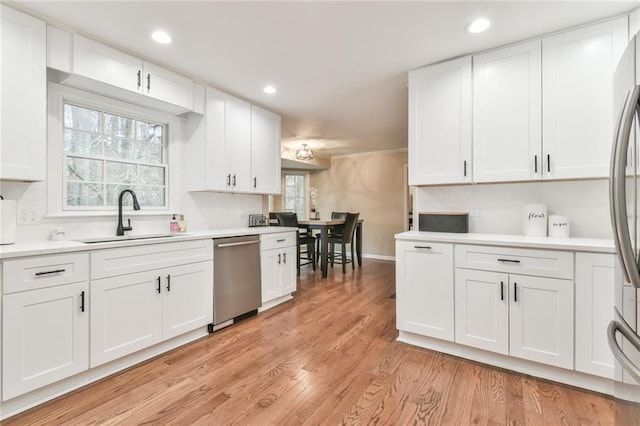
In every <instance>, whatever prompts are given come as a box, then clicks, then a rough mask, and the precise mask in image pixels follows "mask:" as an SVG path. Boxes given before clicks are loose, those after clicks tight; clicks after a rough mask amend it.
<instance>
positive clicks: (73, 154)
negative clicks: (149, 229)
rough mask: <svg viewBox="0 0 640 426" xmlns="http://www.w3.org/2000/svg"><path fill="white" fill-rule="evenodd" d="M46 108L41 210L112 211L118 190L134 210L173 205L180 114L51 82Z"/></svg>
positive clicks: (156, 211) (158, 211)
mask: <svg viewBox="0 0 640 426" xmlns="http://www.w3.org/2000/svg"><path fill="white" fill-rule="evenodd" d="M47 109H48V120H47V121H48V124H47V132H48V133H47V151H48V152H47V215H49V216H101V215H113V214H114V213H115V212H116V211H117V209H118V208H117V205H118V195H119V194H120V192H121V191H122V190H123V189H132V190H133V191H135V193H136V195H137V198H138V201H139V203H140V205H141V207H142V210H140V211H139V212H136V213H135V214H136V215H163V214H165V215H166V214H167V213H168V212H173V211H179V210H180V205H179V200H180V193H179V191H180V173H179V172H176V173H172V170H179V169H180V167H181V162H180V158H181V150H182V149H181V146H182V142H181V135H183V121H184V119H183V118H182V117H178V116H175V115H173V114H169V113H166V112H163V111H158V110H154V109H151V108H147V107H142V106H138V105H134V104H131V103H128V102H123V101H120V100H116V99H111V98H108V97H105V96H102V95H97V94H94V93H89V92H85V91H83V90H79V89H76V88H72V87H68V86H62V85H59V84H56V83H53V82H49V85H48V102H47ZM126 203H127V204H128V205H130V204H131V198H130V197H126Z"/></svg>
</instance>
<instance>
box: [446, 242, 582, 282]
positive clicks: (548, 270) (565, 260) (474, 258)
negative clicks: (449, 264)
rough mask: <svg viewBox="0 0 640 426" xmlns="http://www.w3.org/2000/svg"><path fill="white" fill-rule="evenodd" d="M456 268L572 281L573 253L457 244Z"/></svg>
mask: <svg viewBox="0 0 640 426" xmlns="http://www.w3.org/2000/svg"><path fill="white" fill-rule="evenodd" d="M455 264H456V267H457V268H467V269H481V270H486V271H496V272H506V273H510V274H511V273H514V274H522V275H537V276H541V277H551V278H564V279H569V280H570V279H573V252H564V251H553V250H536V249H519V248H509V247H490V246H473V245H456V249H455Z"/></svg>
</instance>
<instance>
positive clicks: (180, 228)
mask: <svg viewBox="0 0 640 426" xmlns="http://www.w3.org/2000/svg"><path fill="white" fill-rule="evenodd" d="M178 232H187V222H185V220H184V215H183V214H181V215H180V216H179V219H178Z"/></svg>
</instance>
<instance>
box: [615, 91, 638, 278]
mask: <svg viewBox="0 0 640 426" xmlns="http://www.w3.org/2000/svg"><path fill="white" fill-rule="evenodd" d="M639 99H640V86H635V87H634V88H633V89H632V90H630V91H629V92H628V93H627V97H626V99H625V103H624V108H623V110H622V112H621V113H620V116H619V118H618V124H617V126H616V133H615V135H616V136H615V140H614V143H613V148H612V153H611V168H610V170H611V172H610V179H609V204H610V208H611V210H610V213H611V223H612V225H613V237H614V238H613V241H614V242H615V245H616V250H617V251H618V253H619V254H620V257H621V258H622V264H623V266H624V267H623V268H622V269H623V272H624V278H625V279H626V281H627V282H629V283H631V284H632V285H633V286H634V287H635V288H640V274H639V273H638V268H637V266H636V260H635V256H634V250H633V246H632V243H631V236H630V235H629V222H628V219H627V205H626V202H625V198H626V162H627V161H626V160H627V149H628V147H629V138H630V136H631V126H632V124H633V116H634V114H636V113H640V109H639V106H638V100H639Z"/></svg>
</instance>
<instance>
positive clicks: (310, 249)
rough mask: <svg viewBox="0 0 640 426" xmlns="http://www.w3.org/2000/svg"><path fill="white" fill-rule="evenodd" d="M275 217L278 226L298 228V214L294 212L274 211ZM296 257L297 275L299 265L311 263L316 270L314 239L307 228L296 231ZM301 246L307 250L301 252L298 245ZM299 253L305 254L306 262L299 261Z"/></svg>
mask: <svg viewBox="0 0 640 426" xmlns="http://www.w3.org/2000/svg"><path fill="white" fill-rule="evenodd" d="M275 216H276V218H277V219H278V224H279V225H280V226H288V227H291V228H299V225H298V215H297V214H296V213H294V212H277V213H275ZM296 239H297V242H296V259H297V268H298V275H300V267H301V266H304V265H309V264H311V266H312V267H313V270H314V271H315V270H316V254H315V242H316V239H315V237H314V236H313V235H312V234H311V232H309V231H308V230H307V231H306V232H300V230H298V232H296ZM301 246H306V247H307V251H306V252H301V251H300V247H301ZM301 254H306V257H305V258H304V259H305V260H307V261H308V262H306V263H300V262H301V257H302V256H301Z"/></svg>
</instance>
